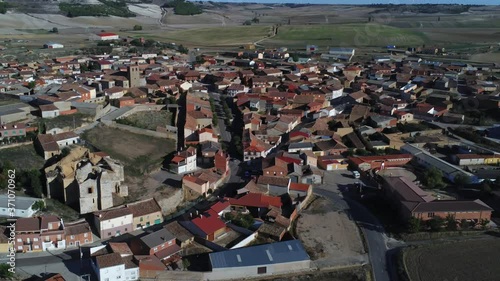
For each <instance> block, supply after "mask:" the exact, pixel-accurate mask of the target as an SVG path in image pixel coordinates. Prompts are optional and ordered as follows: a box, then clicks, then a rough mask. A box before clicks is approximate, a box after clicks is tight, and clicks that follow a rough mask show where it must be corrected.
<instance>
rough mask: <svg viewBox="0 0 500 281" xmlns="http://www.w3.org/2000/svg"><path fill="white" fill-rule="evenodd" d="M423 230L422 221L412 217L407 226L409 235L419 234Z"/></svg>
mask: <svg viewBox="0 0 500 281" xmlns="http://www.w3.org/2000/svg"><path fill="white" fill-rule="evenodd" d="M421 228H422V221H421V220H420V219H417V218H415V217H411V218H410V219H409V220H408V223H407V225H406V229H407V231H408V232H409V233H417V232H419V231H420V229H421Z"/></svg>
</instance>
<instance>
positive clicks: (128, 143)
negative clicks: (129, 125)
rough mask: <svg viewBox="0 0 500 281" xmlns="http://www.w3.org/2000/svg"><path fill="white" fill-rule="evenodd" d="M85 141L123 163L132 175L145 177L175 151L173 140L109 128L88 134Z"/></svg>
mask: <svg viewBox="0 0 500 281" xmlns="http://www.w3.org/2000/svg"><path fill="white" fill-rule="evenodd" d="M82 138H83V139H85V140H87V141H89V142H90V143H91V144H92V145H94V146H95V147H97V148H98V149H100V150H102V151H104V152H106V153H108V154H109V155H110V156H111V157H112V158H115V159H117V160H120V161H121V162H122V163H123V164H124V166H125V174H126V175H128V176H133V177H136V176H143V175H144V174H146V173H148V172H150V171H152V170H154V169H156V168H158V167H160V165H161V163H162V162H163V157H165V156H166V155H167V154H169V153H170V152H172V151H175V143H174V141H173V140H169V139H163V138H155V137H150V136H146V135H139V134H134V133H131V132H127V131H124V130H119V129H115V128H111V127H106V126H98V127H95V128H93V129H91V130H89V131H86V132H85V133H84V134H83V135H82Z"/></svg>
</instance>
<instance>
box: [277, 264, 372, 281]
mask: <svg viewBox="0 0 500 281" xmlns="http://www.w3.org/2000/svg"><path fill="white" fill-rule="evenodd" d="M368 270H369V268H368V267H355V268H349V269H342V270H335V271H331V272H315V273H310V274H304V275H299V276H290V277H286V278H284V277H283V278H274V279H269V280H270V281H311V280H314V281H367V280H370V279H369V278H367V277H366V276H367V272H368Z"/></svg>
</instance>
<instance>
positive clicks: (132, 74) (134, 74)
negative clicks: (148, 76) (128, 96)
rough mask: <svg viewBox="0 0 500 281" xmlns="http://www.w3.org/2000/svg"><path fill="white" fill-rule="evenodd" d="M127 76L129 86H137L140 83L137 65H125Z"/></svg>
mask: <svg viewBox="0 0 500 281" xmlns="http://www.w3.org/2000/svg"><path fill="white" fill-rule="evenodd" d="M127 76H128V80H129V87H130V88H133V87H139V86H140V84H141V81H140V80H141V75H140V73H139V66H137V65H130V66H129V67H127Z"/></svg>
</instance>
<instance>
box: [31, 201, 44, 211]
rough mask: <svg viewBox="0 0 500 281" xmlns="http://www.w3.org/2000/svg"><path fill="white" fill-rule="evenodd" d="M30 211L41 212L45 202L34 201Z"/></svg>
mask: <svg viewBox="0 0 500 281" xmlns="http://www.w3.org/2000/svg"><path fill="white" fill-rule="evenodd" d="M32 209H33V210H34V211H42V210H45V202H43V200H39V201H36V202H35V204H33V207H32Z"/></svg>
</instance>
